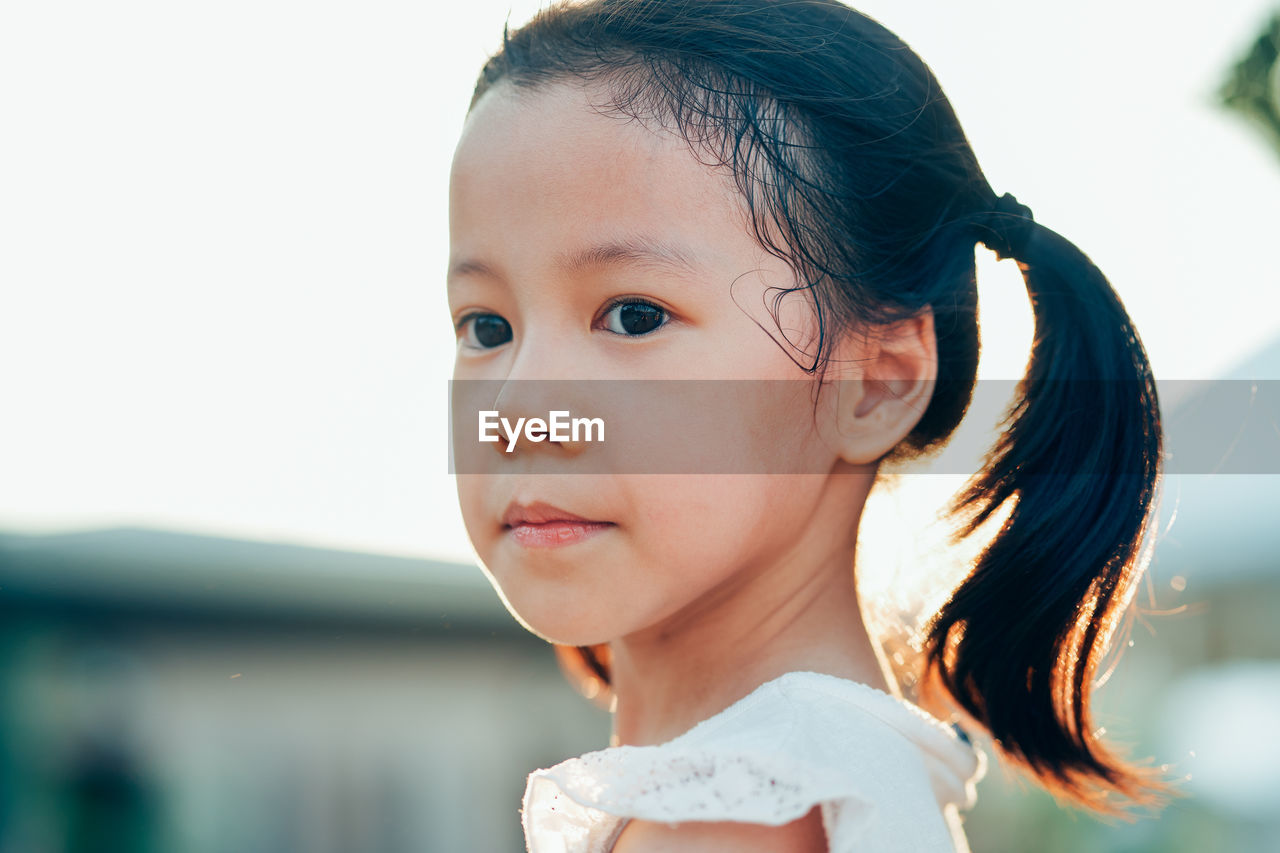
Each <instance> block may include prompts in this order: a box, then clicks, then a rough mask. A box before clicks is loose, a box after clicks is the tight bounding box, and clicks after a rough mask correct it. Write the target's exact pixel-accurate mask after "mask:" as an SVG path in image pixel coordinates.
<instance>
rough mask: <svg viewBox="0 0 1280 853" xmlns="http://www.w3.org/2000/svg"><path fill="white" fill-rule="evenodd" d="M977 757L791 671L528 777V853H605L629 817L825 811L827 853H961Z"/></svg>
mask: <svg viewBox="0 0 1280 853" xmlns="http://www.w3.org/2000/svg"><path fill="white" fill-rule="evenodd" d="M984 769H985V760H984V757H983V756H982V754H981V753H980V752H978V751H977V750H976V749H974V748H973V747H972V746H970V745H969V744H968V743H966V742H965V741H963V740H961V739H960V738H959V737H958V736H957V735H956V732H955V731H954V729H952V728H951V727H950V726H948V725H946V724H945V723H943V722H941V721H940V720H937V719H935V718H934V717H932V716H930V715H928V714H927V713H925V712H924V711H922V710H921V709H920V708H918V707H916V706H915V705H912V704H910V703H908V702H905V701H903V700H901V699H898V698H896V697H893V696H890V695H889V694H887V693H883V692H881V691H879V690H876V689H874V688H872V687H868V686H867V685H864V684H859V683H857V682H853V681H848V680H846V679H843V678H837V677H835V676H832V675H825V674H822V673H816V672H789V673H787V674H785V675H783V676H780V677H778V678H775V679H774V680H772V681H769V682H767V683H765V684H762V685H761V686H760V687H758V688H756V689H755V690H754V691H753V692H752V693H751V694H750V695H748V696H746V697H745V698H743V699H741V700H739V701H738V702H735V703H734V704H733V705H731V706H729V707H728V708H726V709H725V710H723V711H721V712H720V713H718V714H716V715H714V716H712V717H709V718H708V719H706V720H703V721H702V722H701V723H698V724H697V725H696V726H694V727H693V728H692V729H690V730H689V731H687V732H685V733H684V734H683V735H680V736H679V737H677V738H675V739H673V740H670V741H668V742H666V743H663V744H658V745H655V746H617V747H609V748H607V749H601V750H597V751H595V752H589V753H587V754H585V755H582V756H579V757H577V758H570V759H568V760H566V761H562V762H561V763H559V764H557V765H555V766H554V767H550V768H547V769H543V770H536V771H534V772H533V773H531V774H529V779H528V783H527V786H526V788H525V796H524V805H523V809H522V811H521V815H522V821H523V824H524V832H525V843H526V845H527V847H528V851H529V853H608V851H609V850H610V849H611V848H612V847H613V844H614V841H615V840H616V839H617V837H618V834H619V833H620V832H621V831H622V828H623V826H624V825H625V823H626V821H627V820H629V819H631V818H638V819H641V820H648V821H658V822H665V823H680V822H684V821H698V820H701V821H739V822H744V823H759V824H768V825H771V826H779V825H782V824H784V823H789V822H791V821H793V820H796V819H798V818H800V817H803V816H804V815H805V814H807V813H808V812H809V811H810V809H812V808H813V807H814V806H820V807H821V810H822V820H823V826H824V827H825V829H826V834H827V844H828V849H829V850H830V853H852V851H855V850H856V851H857V853H868V851H913V853H933V851H939V853H953V851H956V850H964V849H965V846H964V839H963V834H962V833H960V832H959V831H958V828H957V827H958V818H957V815H958V813H959V811H961V810H964V809H967V808H969V807H971V806H972V804H973V801H974V799H975V791H974V786H975V784H976V783H977V781H978V780H979V779H980V778H981V777H982V774H983V772H984Z"/></svg>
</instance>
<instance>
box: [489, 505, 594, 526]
mask: <svg viewBox="0 0 1280 853" xmlns="http://www.w3.org/2000/svg"><path fill="white" fill-rule="evenodd" d="M554 522H575V523H577V524H608V523H609V522H602V521H596V520H594V519H590V518H583V517H582V516H580V515H575V514H574V513H572V512H567V511H565V510H563V509H560V508H559V507H556V506H552V505H551V504H549V503H543V502H542V501H536V502H534V503H531V504H519V503H513V504H511V505H510V506H508V507H507V511H506V512H505V513H504V514H503V516H502V523H503V525H504V526H506V527H517V526H519V525H522V524H551V523H554Z"/></svg>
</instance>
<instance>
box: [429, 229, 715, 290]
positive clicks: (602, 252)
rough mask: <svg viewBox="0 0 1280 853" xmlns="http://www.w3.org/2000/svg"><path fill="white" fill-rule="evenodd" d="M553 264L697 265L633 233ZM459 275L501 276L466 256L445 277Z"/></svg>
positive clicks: (683, 270)
mask: <svg viewBox="0 0 1280 853" xmlns="http://www.w3.org/2000/svg"><path fill="white" fill-rule="evenodd" d="M555 266H556V268H557V269H558V270H560V271H561V272H566V273H580V272H583V271H586V270H589V269H594V268H598V267H608V266H637V267H649V268H652V269H657V270H665V271H668V272H675V273H677V274H683V275H691V274H694V275H696V274H698V273H699V272H700V268H699V265H698V262H697V261H696V260H695V258H694V256H693V254H692V253H691V252H689V251H688V250H687V249H685V248H683V247H681V246H678V245H676V244H674V243H670V242H667V241H663V240H657V239H654V238H652V237H645V236H640V235H633V236H628V237H622V238H619V239H615V240H608V241H605V242H602V243H596V244H594V245H591V246H587V247H585V248H582V249H577V250H572V251H564V252H558V253H557V254H556V256H555ZM463 275H480V276H485V277H488V278H501V276H499V275H498V274H497V272H495V271H494V269H493V268H492V267H490V266H489V265H488V264H486V263H484V262H483V261H479V260H473V259H466V258H464V259H463V260H460V261H457V262H456V263H454V264H452V265H451V266H450V267H449V275H448V278H449V280H452V279H454V278H456V277H458V276H463Z"/></svg>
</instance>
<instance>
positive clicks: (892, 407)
mask: <svg viewBox="0 0 1280 853" xmlns="http://www.w3.org/2000/svg"><path fill="white" fill-rule="evenodd" d="M836 355H837V358H838V359H840V361H839V362H838V364H839V370H837V371H832V373H831V374H829V375H834V377H835V378H836V379H837V382H836V393H837V397H836V401H835V412H834V414H835V416H836V424H837V430H836V437H835V440H836V443H837V447H836V449H837V450H838V452H839V453H840V456H841V458H842V459H844V460H845V461H846V462H849V463H852V464H855V465H867V464H871V463H874V462H876V461H878V460H879V459H880V458H881V457H883V456H884V455H885V454H886V453H888V452H889V451H890V450H892V449H893V448H894V447H895V446H896V445H897V444H898V442H900V441H902V439H904V438H906V436H907V435H908V434H909V433H910V432H911V430H912V429H914V428H915V425H916V424H917V423H919V422H920V419H921V418H922V417H924V412H925V409H927V408H928V406H929V400H930V399H931V398H932V397H933V388H934V384H935V382H936V380H937V377H938V339H937V336H936V335H935V333H934V327H933V309H931V308H928V307H926V308H925V309H924V310H923V311H921V312H920V313H919V314H917V315H915V316H914V317H910V318H908V319H906V320H899V321H898V322H896V323H892V324H890V325H887V326H878V327H875V328H872V329H870V330H867V331H864V332H861V333H855V334H853V335H851V336H849V337H848V338H846V339H845V340H844V341H843V342H842V344H841V346H840V347H839V348H838V349H837V353H836ZM834 363H836V362H835V360H833V364H834Z"/></svg>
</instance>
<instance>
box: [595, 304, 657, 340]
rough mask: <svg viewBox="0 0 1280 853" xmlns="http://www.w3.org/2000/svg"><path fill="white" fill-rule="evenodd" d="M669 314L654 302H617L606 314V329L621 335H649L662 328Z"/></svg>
mask: <svg viewBox="0 0 1280 853" xmlns="http://www.w3.org/2000/svg"><path fill="white" fill-rule="evenodd" d="M667 319H668V316H667V312H666V311H664V310H663V309H661V308H659V307H658V306H657V305H654V304H653V303H652V302H644V301H641V300H630V301H626V302H617V303H615V304H614V305H613V306H612V307H610V308H609V311H608V312H607V313H606V314H605V328H607V329H608V330H609V331H611V332H614V333H615V334H619V335H631V336H633V337H634V336H637V335H647V334H649V333H650V332H652V331H654V330H655V329H658V328H661V327H662V326H663V325H665V324H666V322H667Z"/></svg>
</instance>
